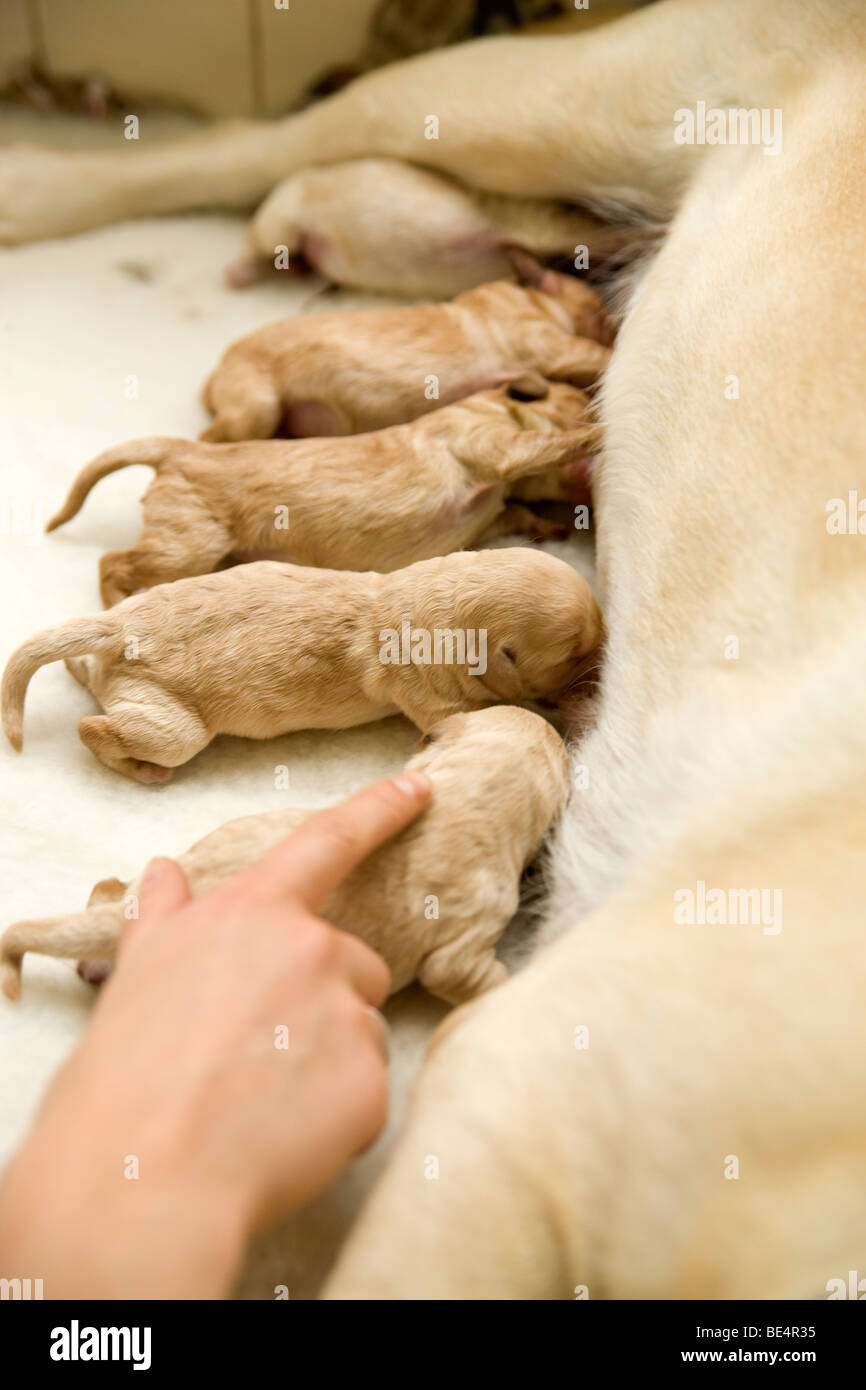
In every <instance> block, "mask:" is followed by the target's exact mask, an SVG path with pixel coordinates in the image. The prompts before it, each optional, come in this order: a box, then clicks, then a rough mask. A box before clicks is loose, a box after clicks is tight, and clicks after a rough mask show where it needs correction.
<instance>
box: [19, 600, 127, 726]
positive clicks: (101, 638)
mask: <svg viewBox="0 0 866 1390" xmlns="http://www.w3.org/2000/svg"><path fill="white" fill-rule="evenodd" d="M121 640H122V638H121V636H120V633H119V630H118V625H117V619H116V618H114V617H112V615H111V614H110V613H100V614H97V615H96V616H95V617H91V618H73V619H72V621H71V622H68V623H61V625H60V626H59V627H49V628H47V629H46V631H45V632H37V634H36V636H35V637H31V638H30V641H29V642H25V643H24V644H23V645H22V646H20V647H19V648H18V650H17V651H16V652H13V653H12V655H11V656H10V658H9V660H8V661H7V663H6V670H5V671H4V672H3V684H2V687H0V707H2V714H3V730H4V732H5V734H6V737H7V738H8V740H9V742H10V743H11V744H12V747H13V748H14V749H15V751H16V753H20V752H21V744H22V733H21V731H22V724H23V720H24V697H25V696H26V694H27V687H28V685H29V684H30V680H31V677H32V676H33V675H34V674H35V672H36V671H38V670H39V667H40V666H47V665H48V663H49V662H50V661H65V660H66V659H67V658H68V657H70V656H82V655H83V654H84V653H85V652H93V651H101V650H103V649H104V648H105V647H106V646H108V645H115V644H116V643H118V642H119V641H121Z"/></svg>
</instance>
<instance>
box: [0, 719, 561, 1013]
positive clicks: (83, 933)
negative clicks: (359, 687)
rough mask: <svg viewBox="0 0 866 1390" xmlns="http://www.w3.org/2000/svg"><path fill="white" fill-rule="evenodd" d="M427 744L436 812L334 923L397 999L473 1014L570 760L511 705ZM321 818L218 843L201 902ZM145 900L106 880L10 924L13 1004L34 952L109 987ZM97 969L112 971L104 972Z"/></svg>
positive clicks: (345, 892)
mask: <svg viewBox="0 0 866 1390" xmlns="http://www.w3.org/2000/svg"><path fill="white" fill-rule="evenodd" d="M425 742H426V746H425V747H424V748H423V749H422V751H421V752H420V753H418V754H417V755H416V756H415V757H414V758H412V759H411V761H410V762H409V764H408V767H409V768H411V769H416V770H419V771H423V772H425V773H426V774H427V775H428V776H429V778H430V780H431V782H432V784H433V797H432V801H431V804H430V806H429V807H428V808H427V809H426V810H425V811H424V812H423V813H422V815H421V816H420V817H419V818H418V820H417V821H416V822H415V823H414V824H412V825H410V826H408V827H407V829H406V830H404V831H402V833H401V834H400V835H398V836H397V837H396V838H395V839H394V840H392V841H390V842H389V843H388V844H387V845H385V846H383V847H382V848H381V849H380V850H377V851H376V853H375V854H373V855H371V856H370V857H369V858H368V859H366V860H365V861H364V863H363V864H361V865H360V866H359V867H358V868H357V869H355V870H354V872H353V873H352V874H350V876H349V877H348V878H347V879H346V880H345V882H344V883H343V884H341V886H340V887H339V888H338V889H337V891H336V892H335V893H334V894H333V895H332V897H331V898H330V899H329V900H328V902H327V903H326V904H325V906H324V908H323V910H322V915H323V916H324V917H325V918H326V919H327V920H328V921H330V922H332V923H333V924H334V926H336V927H340V928H341V929H342V930H344V931H350V932H353V933H355V934H356V935H357V936H360V937H361V938H362V939H363V940H364V941H366V942H367V943H368V944H369V945H370V946H372V947H373V948H374V950H376V951H378V952H379V953H380V954H381V955H382V956H383V957H384V958H385V960H386V961H387V963H388V966H389V968H390V970H391V991H392V993H395V992H396V991H397V990H399V989H402V988H403V987H404V986H405V985H407V984H409V983H410V981H412V980H413V979H416V978H417V979H419V980H420V981H421V983H422V984H423V985H424V986H425V987H426V988H427V989H429V990H430V991H431V992H432V993H433V994H437V995H439V996H440V997H441V998H443V999H446V1000H448V1001H449V1002H451V1003H459V1002H461V1001H463V1000H466V999H469V998H472V997H473V996H474V995H476V994H478V993H480V992H481V991H482V990H486V989H489V988H490V987H491V986H493V985H496V984H498V983H500V982H501V981H502V980H503V979H505V977H506V974H507V972H506V969H505V966H504V965H503V964H502V963H501V962H500V961H499V960H497V958H496V954H495V946H496V942H497V941H498V939H499V937H500V936H501V934H502V932H503V931H504V929H505V927H506V926H507V924H508V922H509V920H510V918H511V917H512V916H513V914H514V912H515V911H516V909H517V903H518V896H519V882H520V876H521V874H522V872H523V870H524V868H525V867H526V865H527V864H528V863H529V861H530V860H531V859H532V857H533V856H534V854H535V853H536V851H537V850H538V848H539V846H540V844H541V841H542V840H543V838H544V836H545V835H546V833H547V831H548V830H549V829H550V826H551V825H552V823H553V822H554V820H555V819H556V817H557V816H558V815H559V812H560V810H561V808H562V805H563V803H564V801H565V796H566V787H567V759H566V754H565V748H564V745H563V743H562V740H561V739H560V738H559V735H558V734H556V733H555V732H554V730H553V729H552V728H551V727H550V725H549V724H547V723H546V722H545V721H544V720H543V719H542V718H540V716H539V715H537V714H532V713H531V712H530V711H529V710H525V709H519V708H516V707H514V706H511V705H500V706H496V707H495V708H492V709H486V710H478V711H475V712H473V713H471V714H456V715H452V716H451V717H450V718H448V719H446V720H444V721H443V722H442V723H441V724H438V725H437V726H436V728H435V729H434V730H433V731H432V732H431V734H430V735H428V737H427V740H426V741H425ZM313 814H314V812H312V811H306V810H284V811H270V812H266V813H264V814H262V815H253V816H243V817H241V818H240V819H238V820H232V821H229V822H228V823H227V824H226V825H223V826H221V827H220V828H219V829H218V830H214V831H213V832H212V833H211V834H210V835H206V836H205V837H204V839H203V840H200V841H199V842H198V843H197V844H195V845H193V847H192V848H191V849H190V850H188V851H187V852H186V854H184V855H181V856H180V859H179V861H178V862H179V863H180V865H181V867H182V869H183V870H184V873H185V875H186V878H187V881H188V883H189V886H190V890H191V892H192V895H193V896H194V897H198V896H200V895H201V894H203V893H207V892H208V891H209V890H210V889H212V888H215V887H216V886H217V885H218V884H219V883H221V882H223V881H224V880H225V879H226V878H228V877H229V876H230V875H232V874H235V873H237V872H239V870H241V869H243V868H246V867H247V866H248V865H250V864H252V863H254V862H255V861H256V860H257V859H259V858H260V857H261V856H262V855H263V854H264V853H266V851H267V850H269V849H270V848H271V847H272V846H273V845H275V844H276V843H277V842H278V841H279V840H281V839H282V838H283V836H285V835H286V834H288V833H289V832H290V831H291V830H293V829H294V828H295V827H296V826H298V825H300V824H301V823H302V822H303V821H305V820H306V819H307V818H308V817H309V816H311V815H313ZM139 891H140V879H136V880H134V881H133V882H131V883H130V884H123V883H122V882H121V881H120V880H119V879H109V880H104V881H103V882H102V883H101V884H98V885H97V888H96V889H95V890H94V892H93V893H92V894H91V898H90V903H89V904H88V907H87V908H86V909H85V911H83V912H78V913H72V914H70V915H68V916H63V917H54V918H48V919H45V920H42V921H39V920H34V921H25V922H18V923H16V924H15V925H14V926H11V927H9V928H8V930H7V931H6V932H5V933H4V934H3V936H2V938H0V984H2V988H3V990H4V992H5V993H6V995H7V996H8V997H9V998H10V999H17V998H18V997H19V995H20V990H21V962H22V958H23V956H24V954H25V953H26V952H27V951H38V952H41V953H42V954H43V955H50V956H63V957H68V958H72V959H84V960H85V961H86V962H87V963H88V971H87V974H86V978H90V979H94V982H96V980H97V979H99V980H101V979H102V978H104V976H105V974H106V973H107V971H108V969H109V968H110V963H111V962H113V961H114V959H115V956H116V952H117V945H118V942H119V940H120V936H121V934H122V931H123V927H124V922H125V920H126V919H125V909H126V906H127V904H128V903H129V902H134V901H135V899H136V898H137V896H138V893H139ZM93 961H98V962H102V963H104V964H103V965H101V966H100V968H99V971H98V974H97V975H94V972H93V970H92V968H91V966H90V963H91V962H93Z"/></svg>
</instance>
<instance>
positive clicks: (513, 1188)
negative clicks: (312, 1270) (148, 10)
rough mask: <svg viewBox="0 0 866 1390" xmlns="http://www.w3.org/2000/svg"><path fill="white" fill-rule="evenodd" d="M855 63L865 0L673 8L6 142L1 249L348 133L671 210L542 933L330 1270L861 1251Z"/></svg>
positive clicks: (369, 149)
mask: <svg viewBox="0 0 866 1390" xmlns="http://www.w3.org/2000/svg"><path fill="white" fill-rule="evenodd" d="M864 62H866V9H864V7H863V6H862V4H860V3H859V0H856V2H855V0H778V3H775V4H772V5H768V4H767V3H766V0H729V3H728V4H725V5H720V4H718V3H717V0H661V3H659V4H655V5H652V6H649V7H648V8H647V9H645V10H642V11H639V12H638V13H636V14H635V15H634V16H632V17H630V18H627V19H625V20H623V21H621V22H619V23H617V24H614V25H611V26H610V27H608V28H601V29H596V30H593V31H590V32H589V33H587V34H585V35H577V36H575V37H569V38H563V37H557V38H550V39H548V38H530V39H521V38H510V37H503V38H495V39H489V40H481V41H478V42H476V43H473V44H468V45H465V46H462V47H459V48H456V49H451V50H441V51H437V52H434V53H431V54H429V55H426V56H423V57H420V58H417V59H413V60H410V61H408V62H405V63H402V64H399V65H397V66H394V67H392V68H386V69H383V70H380V71H378V72H375V73H373V74H371V75H369V76H366V77H364V78H362V79H361V80H360V81H358V82H357V83H355V84H353V85H351V86H350V87H348V88H347V89H346V90H345V91H343V92H341V93H339V94H338V95H336V96H334V97H332V98H331V99H330V100H328V101H326V102H323V103H321V104H320V105H318V106H315V107H313V108H311V109H310V110H308V111H305V112H304V113H302V114H300V115H298V116H294V117H291V118H289V119H288V120H285V121H281V122H279V123H276V124H274V125H271V126H267V127H264V128H263V127H246V128H241V129H234V130H230V131H226V132H225V133H217V134H215V135H214V136H213V138H212V140H211V141H210V142H198V143H195V144H187V145H179V146H176V147H175V148H173V149H170V150H166V151H156V150H155V151H153V152H150V153H147V152H143V154H142V157H141V158H137V159H135V160H132V159H121V158H100V159H94V160H92V161H88V164H87V168H86V169H84V168H83V161H82V160H81V159H79V158H77V157H74V156H64V155H62V154H53V153H52V154H48V153H41V154H38V153H36V152H27V151H22V152H10V153H9V154H7V155H5V156H4V161H3V169H2V173H0V190H2V191H0V203H2V213H0V235H2V236H4V237H5V238H6V240H7V241H14V240H21V239H27V238H31V237H39V236H53V235H57V234H60V233H63V232H68V231H75V230H78V229H82V228H86V227H89V226H92V225H94V224H95V223H96V222H98V221H100V220H108V219H110V218H113V217H114V218H118V217H127V216H130V215H135V214H136V213H147V212H158V211H166V210H172V209H177V208H180V207H193V206H201V205H234V206H238V207H240V206H244V205H247V204H249V203H252V202H253V201H254V200H255V199H258V198H261V197H263V196H265V195H266V194H267V193H268V192H270V190H271V189H272V188H273V187H274V186H275V185H276V184H277V183H278V181H279V180H280V179H282V178H284V177H288V176H290V175H292V174H294V173H296V172H297V171H298V170H299V169H301V168H303V167H304V166H307V165H317V164H327V163H329V162H332V161H338V160H349V159H352V158H368V157H373V158H378V157H384V158H391V159H401V160H405V161H408V162H410V163H419V164H421V165H424V166H427V167H431V168H433V169H434V170H435V171H436V172H438V173H440V174H443V175H447V176H450V177H452V178H454V179H455V180H457V181H459V182H460V184H461V185H463V186H466V187H469V188H471V189H476V190H479V191H480V192H482V193H496V194H502V195H515V196H522V197H527V196H534V197H537V198H540V199H551V198H553V199H563V200H581V201H583V202H584V203H585V204H587V205H591V206H592V207H593V208H594V209H595V210H596V211H601V212H605V211H606V212H607V213H608V215H609V216H610V218H611V219H612V220H615V219H616V217H617V216H618V215H620V214H621V213H623V212H626V213H628V215H629V216H630V217H638V218H640V217H643V218H644V219H645V220H646V222H647V224H651V225H652V226H654V227H655V228H657V230H658V238H657V244H656V249H655V253H654V254H653V255H648V256H647V258H646V259H645V261H644V262H643V263H642V265H641V267H640V270H639V272H638V273H636V274H634V275H633V276H632V278H631V280H630V284H629V289H628V294H627V297H626V303H625V313H624V319H623V322H622V326H621V328H620V332H619V336H618V340H617V344H616V347H615V349H614V352H613V357H612V361H611V365H610V367H609V369H608V373H607V376H606V380H605V384H604V392H603V401H602V406H601V420H602V425H603V428H604V431H605V444H606V448H605V453H604V456H603V459H602V462H601V464H600V466H599V468H598V470H597V473H596V480H595V493H596V505H597V527H598V557H599V565H600V573H601V582H602V593H601V597H602V601H603V604H604V606H605V614H606V621H607V625H608V628H609V638H608V648H607V658H606V665H605V669H604V673H603V680H602V687H601V691H600V697H599V702H598V705H599V708H598V718H597V723H596V725H595V727H594V729H593V731H592V732H591V733H590V734H589V736H588V737H587V739H586V741H585V742H584V744H583V746H582V747H581V748H580V749H579V751H578V754H577V758H578V761H579V764H580V769H581V775H580V777H579V779H577V784H576V788H575V793H574V796H573V799H572V804H571V811H570V813H569V814H568V816H567V818H566V820H565V823H564V826H563V830H562V832H561V835H560V837H559V844H558V848H557V850H556V853H555V856H554V886H553V893H552V898H551V901H550V905H549V909H548V912H547V916H546V921H545V923H544V926H543V929H542V938H543V939H542V943H541V945H540V947H539V949H538V950H537V952H536V954H535V955H534V956H533V958H532V959H531V960H530V962H529V964H528V965H527V967H526V968H525V969H524V970H523V971H522V972H520V973H519V974H518V975H517V977H516V978H515V979H513V980H511V981H510V982H509V983H508V984H506V985H505V986H503V987H502V988H501V989H499V990H495V991H493V992H492V993H491V994H490V995H488V996H487V997H485V998H482V999H481V1000H479V1001H477V1002H476V1003H474V1004H472V1005H470V1006H469V1007H467V1008H466V1009H464V1010H461V1011H458V1012H457V1013H456V1014H455V1015H454V1016H453V1018H452V1019H450V1020H449V1021H448V1022H447V1024H446V1025H445V1027H444V1028H443V1030H442V1032H441V1033H440V1035H439V1037H438V1039H437V1041H436V1042H435V1044H434V1047H433V1050H432V1052H431V1054H430V1056H429V1058H428V1060H427V1062H426V1064H425V1066H424V1068H423V1071H422V1073H421V1075H420V1078H419V1081H418V1084H417V1087H416V1089H415V1093H414V1096H413V1102H412V1106H411V1112H410V1116H409V1119H408V1122H407V1124H406V1127H405V1129H404V1131H403V1133H402V1135H401V1136H400V1137H399V1139H398V1141H397V1144H396V1147H395V1149H394V1150H393V1152H392V1155H391V1157H390V1159H389V1161H388V1163H387V1165H386V1168H385V1171H384V1173H383V1175H382V1176H381V1178H380V1180H379V1181H378V1183H377V1185H376V1187H375V1189H374V1191H373V1194H372V1196H371V1197H370V1199H369V1200H368V1202H367V1203H366V1205H365V1207H364V1209H363V1210H362V1213H361V1216H360V1219H359V1220H358V1222H357V1223H356V1225H355V1226H354V1228H353V1230H352V1232H351V1234H350V1236H349V1239H348V1241H347V1243H346V1244H345V1245H344V1246H343V1249H342V1252H341V1254H340V1257H339V1259H338V1261H337V1265H336V1268H335V1270H333V1271H332V1274H331V1278H330V1281H329V1283H328V1285H327V1293H328V1295H329V1296H330V1297H334V1298H357V1297H367V1298H369V1297H381V1298H405V1297H418V1298H424V1297H430V1298H447V1297H450V1298H478V1297H500V1298H533V1297H534V1298H570V1297H573V1296H574V1290H575V1288H576V1287H585V1288H587V1289H588V1290H589V1292H590V1296H591V1297H595V1298H598V1297H604V1296H606V1295H608V1296H613V1297H618V1298H625V1297H649V1298H653V1297H678V1296H691V1297H705V1298H730V1297H735V1296H742V1297H747V1298H762V1297H769V1296H781V1297H792V1298H801V1297H812V1296H814V1297H823V1296H825V1290H826V1288H827V1283H828V1281H829V1280H830V1279H831V1278H834V1277H837V1276H838V1275H839V1274H840V1273H843V1272H844V1271H846V1270H848V1269H849V1268H854V1269H856V1268H857V1267H858V1264H859V1267H860V1268H861V1269H862V1259H863V1251H864V1249H866V1203H864V1201H863V1172H864V1164H866V1108H864V1106H863V1104H862V1098H863V1095H864V1089H866V1046H864V1041H866V1039H864V1032H866V1025H864V1014H863V1002H862V1001H863V997H864V991H866V932H864V923H863V855H864V847H866V804H864V792H863V787H864V782H866V722H864V720H863V716H862V711H863V693H862V685H863V670H864V663H866V535H864V534H863V532H864V531H866V515H864V513H866V450H864V447H863V435H864V399H866V397H864V380H863V365H862V364H863V362H864V360H866V263H864V259H863V255H862V247H863V241H864V235H866V172H864V166H863V157H862V149H863V136H864V130H866V87H864V84H863V81H862V73H863V67H864ZM430 112H436V113H437V115H438V118H439V130H440V138H439V139H438V140H427V139H425V117H426V116H427V115H428V114H429V113H430ZM383 235H384V234H383ZM387 249H388V248H387V241H386V240H383V257H384V256H386V255H387ZM386 263H387V262H386ZM660 379H662V380H663V381H664V390H663V391H662V390H660V389H659V381H660ZM430 1153H435V1154H436V1155H437V1156H438V1159H439V1171H440V1178H439V1181H438V1182H427V1181H425V1180H424V1177H423V1162H424V1157H425V1155H427V1154H430ZM734 1172H736V1173H738V1176H737V1177H733V1176H732V1175H733V1174H734Z"/></svg>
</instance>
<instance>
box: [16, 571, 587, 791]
mask: <svg viewBox="0 0 866 1390" xmlns="http://www.w3.org/2000/svg"><path fill="white" fill-rule="evenodd" d="M601 628H602V625H601V615H600V612H599V609H598V605H597V604H596V602H595V599H594V598H593V596H592V593H591V592H590V590H589V587H588V585H587V584H586V582H585V580H583V579H581V578H580V576H579V575H577V574H576V573H575V571H574V570H573V569H572V568H571V567H570V566H569V565H567V564H565V562H564V561H562V560H557V559H555V558H554V557H553V556H552V555H546V554H544V553H542V552H540V551H537V550H529V549H522V548H518V549H512V550H487V551H484V550H482V551H477V552H471V551H470V552H465V553H463V554H460V555H449V556H447V557H444V558H442V559H435V560H422V561H420V562H419V563H418V564H417V565H410V566H409V568H408V569H403V570H397V571H395V573H393V574H377V573H374V572H370V573H366V574H359V573H355V572H351V571H347V570H343V571H339V570H316V569H307V568H304V567H301V566H298V565H284V564H279V563H276V562H274V561H270V560H262V561H259V562H258V563H256V564H250V565H239V566H237V567H236V568H235V569H230V570H225V571H223V572H222V573H221V574H210V575H207V576H206V577H205V578H203V579H179V580H178V581H177V582H176V583H174V584H160V585H159V586H158V587H157V588H155V589H150V590H148V591H147V592H146V593H143V594H136V595H135V596H134V597H133V598H128V599H126V600H125V601H124V602H123V603H119V604H118V605H117V606H116V607H115V608H111V609H109V610H108V611H107V612H106V613H98V614H94V615H92V616H91V617H86V618H74V619H72V620H71V621H70V622H67V623H63V624H61V625H60V626H59V627H55V628H49V629H48V631H46V632H42V633H39V634H38V635H37V636H36V637H33V638H31V639H30V641H29V642H25V643H24V645H23V646H21V647H19V649H18V651H17V652H15V653H14V655H13V656H12V657H10V659H9V662H8V664H7V666H6V670H5V672H4V674H3V686H2V709H3V728H4V730H5V731H6V736H7V738H8V739H9V742H10V743H11V744H12V746H13V748H15V749H20V748H21V743H22V722H23V714H24V698H25V695H26V692H27V686H28V683H29V681H30V678H31V676H32V675H33V674H34V672H35V671H37V670H38V669H39V667H40V666H44V665H45V664H46V663H47V662H49V661H59V660H61V659H64V658H65V659H66V662H67V665H68V666H69V669H70V670H71V671H72V674H73V675H74V676H75V677H76V679H78V680H79V681H81V683H82V684H83V685H85V686H87V687H88V689H90V691H91V692H92V693H93V695H94V696H95V697H96V699H97V700H98V701H99V703H100V705H101V706H102V708H103V709H104V710H105V714H102V715H88V716H87V717H86V718H84V719H82V720H81V722H80V723H79V725H78V733H79V736H80V738H81V740H82V742H83V743H84V744H85V746H86V747H87V748H89V749H90V751H91V752H92V753H93V755H94V757H96V758H98V760H99V761H100V762H102V763H104V764H105V766H106V767H110V768H113V769H114V770H115V771H117V772H120V773H122V774H123V775H124V776H126V777H131V778H133V779H134V780H136V781H139V782H165V781H168V779H169V777H170V776H171V775H172V769H173V768H175V767H178V766H180V764H181V763H185V762H188V761H189V759H190V758H192V757H194V756H195V754H196V753H199V752H200V751H201V750H202V749H203V748H205V747H207V745H208V744H209V743H210V741H211V739H213V738H215V737H216V736H217V734H234V735H237V736H240V737H242V738H275V737H277V736H278V735H279V734H287V733H290V732H292V731H293V730H296V729H345V728H349V727H350V726H352V725H355V724H366V723H369V722H371V721H372V720H375V719H384V718H386V717H387V716H389V715H393V714H399V713H402V714H404V715H406V717H407V718H408V719H411V720H412V722H413V723H415V724H417V725H418V727H419V728H420V729H422V730H425V731H426V730H428V729H430V728H432V727H433V725H434V724H437V723H438V722H439V721H440V720H441V719H445V718H446V717H447V716H448V715H449V714H455V713H457V712H458V711H460V710H468V709H472V708H478V707H483V706H485V705H490V704H518V703H520V702H521V701H529V700H547V701H551V700H555V699H556V698H557V697H558V696H559V695H560V694H562V693H564V692H565V690H567V689H568V688H569V687H570V686H571V685H572V684H573V683H574V681H575V679H576V678H577V676H578V675H579V674H580V671H581V668H582V664H583V663H584V661H585V659H586V658H587V657H588V656H589V655H590V653H591V652H592V651H593V650H594V649H595V648H596V647H597V646H598V645H599V642H600V639H601Z"/></svg>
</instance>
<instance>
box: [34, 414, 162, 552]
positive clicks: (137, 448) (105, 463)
mask: <svg viewBox="0 0 866 1390" xmlns="http://www.w3.org/2000/svg"><path fill="white" fill-rule="evenodd" d="M188 443H189V441H188V440H186V439H172V438H170V437H165V436H158V437H157V438H155V439H136V440H133V441H132V443H131V444H118V445H117V446H116V448H114V449H106V451H105V453H104V454H100V455H99V456H98V457H97V458H95V459H93V461H92V462H91V463H88V464H87V465H86V466H85V467H84V468H82V470H81V472H80V473H79V475H78V477H77V478H76V479H75V482H74V483H73V484H72V488H71V490H70V493H69V496H68V497H67V499H66V501H65V502H64V503H63V506H62V507H61V508H60V511H59V512H58V513H57V515H56V516H53V517H52V518H51V520H50V521H49V522H48V524H47V526H46V527H45V530H46V531H54V530H56V529H57V527H58V526H62V525H63V524H64V522H67V521H69V520H71V518H72V517H74V516H75V515H76V513H78V512H80V511H81V508H82V507H83V506H84V500H85V498H86V497H87V494H88V493H89V492H90V489H91V488H92V487H94V486H95V484H96V483H98V482H99V480H100V478H106V477H107V476H108V474H109V473H116V472H117V471H118V470H119V469H121V468H130V467H131V466H132V465H133V464H134V463H143V464H146V465H147V466H148V467H149V468H157V469H158V468H159V466H160V464H162V463H165V461H166V459H167V458H168V457H169V455H170V454H171V453H172V452H173V451H174V450H175V449H176V448H177V447H178V445H183V444H188Z"/></svg>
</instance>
